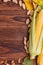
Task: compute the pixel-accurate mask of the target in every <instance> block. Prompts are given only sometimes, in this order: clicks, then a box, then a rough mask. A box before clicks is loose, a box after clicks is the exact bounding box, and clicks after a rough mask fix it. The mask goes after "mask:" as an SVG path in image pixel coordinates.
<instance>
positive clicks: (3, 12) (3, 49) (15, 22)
mask: <svg viewBox="0 0 43 65" xmlns="http://www.w3.org/2000/svg"><path fill="white" fill-rule="evenodd" d="M26 18H27V15H26V10H23V9H22V8H21V7H19V5H16V4H12V3H10V4H5V3H3V4H0V60H5V59H7V60H9V61H11V60H13V59H14V61H15V63H16V65H22V61H23V59H24V57H25V56H26V52H25V50H24V47H23V46H24V45H23V37H24V36H26V37H27V35H28V34H27V31H28V27H27V25H26V24H25V21H26ZM19 58H20V59H21V63H20V64H18V59H19Z"/></svg>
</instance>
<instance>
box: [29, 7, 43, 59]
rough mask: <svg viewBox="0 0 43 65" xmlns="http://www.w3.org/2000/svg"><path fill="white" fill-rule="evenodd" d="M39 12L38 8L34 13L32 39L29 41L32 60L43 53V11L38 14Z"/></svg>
mask: <svg viewBox="0 0 43 65" xmlns="http://www.w3.org/2000/svg"><path fill="white" fill-rule="evenodd" d="M37 10H38V8H37V9H36V10H35V11H34V15H33V20H32V23H31V30H30V37H29V38H30V39H29V41H30V44H29V52H30V55H31V59H34V58H35V56H36V55H39V54H40V53H41V48H42V43H41V42H42V33H41V31H42V26H43V17H42V16H43V10H41V11H40V12H39V14H37ZM37 15H38V16H37ZM40 16H41V17H40ZM40 21H41V22H40ZM38 30H39V31H38ZM38 33H39V34H38Z"/></svg>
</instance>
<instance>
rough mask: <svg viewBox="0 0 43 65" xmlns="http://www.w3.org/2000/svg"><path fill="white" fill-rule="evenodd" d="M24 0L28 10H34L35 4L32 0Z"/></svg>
mask: <svg viewBox="0 0 43 65" xmlns="http://www.w3.org/2000/svg"><path fill="white" fill-rule="evenodd" d="M23 1H24V3H25V5H26V8H27V10H32V9H33V5H32V3H31V2H30V0H23Z"/></svg>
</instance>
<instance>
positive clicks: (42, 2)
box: [33, 0, 43, 5]
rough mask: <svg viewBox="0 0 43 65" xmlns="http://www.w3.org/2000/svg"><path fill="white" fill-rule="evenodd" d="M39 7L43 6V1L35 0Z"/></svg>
mask: <svg viewBox="0 0 43 65" xmlns="http://www.w3.org/2000/svg"><path fill="white" fill-rule="evenodd" d="M33 1H34V2H35V3H37V4H38V5H43V0H33Z"/></svg>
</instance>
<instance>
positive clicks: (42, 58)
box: [37, 40, 43, 65]
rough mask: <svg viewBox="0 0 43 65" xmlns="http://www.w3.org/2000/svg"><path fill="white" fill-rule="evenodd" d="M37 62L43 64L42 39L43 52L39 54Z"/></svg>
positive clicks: (39, 64)
mask: <svg viewBox="0 0 43 65" xmlns="http://www.w3.org/2000/svg"><path fill="white" fill-rule="evenodd" d="M37 63H38V65H43V40H42V50H41V54H39V56H38V58H37Z"/></svg>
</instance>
